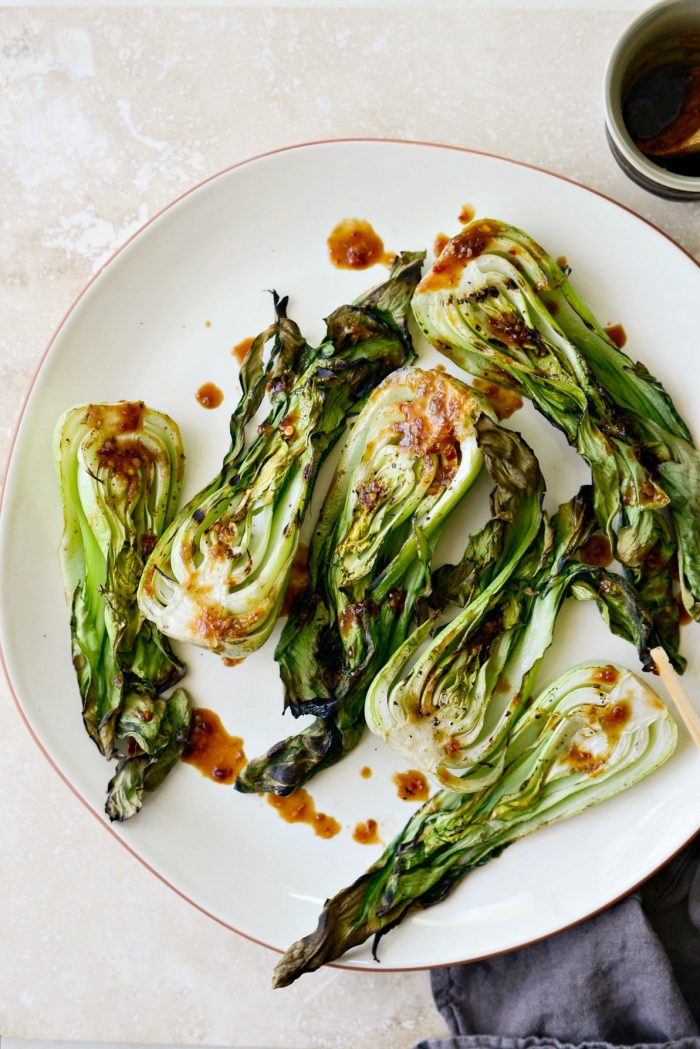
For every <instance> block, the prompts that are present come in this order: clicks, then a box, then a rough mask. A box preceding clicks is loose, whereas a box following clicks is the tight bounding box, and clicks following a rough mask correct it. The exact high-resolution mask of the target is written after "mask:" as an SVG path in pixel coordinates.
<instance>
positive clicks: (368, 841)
mask: <svg viewBox="0 0 700 1049" xmlns="http://www.w3.org/2000/svg"><path fill="white" fill-rule="evenodd" d="M352 837H353V841H356V842H357V843H358V844H359V845H379V824H378V823H377V821H376V820H365V822H364V823H356V824H355V829H354V831H353V832H352Z"/></svg>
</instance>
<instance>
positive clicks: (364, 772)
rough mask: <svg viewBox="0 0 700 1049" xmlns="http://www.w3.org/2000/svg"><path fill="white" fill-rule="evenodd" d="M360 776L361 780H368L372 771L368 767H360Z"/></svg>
mask: <svg viewBox="0 0 700 1049" xmlns="http://www.w3.org/2000/svg"><path fill="white" fill-rule="evenodd" d="M360 775H361V776H362V778H363V779H369V777H370V776H371V775H372V770H371V768H370V767H369V765H363V766H362V768H361V769H360Z"/></svg>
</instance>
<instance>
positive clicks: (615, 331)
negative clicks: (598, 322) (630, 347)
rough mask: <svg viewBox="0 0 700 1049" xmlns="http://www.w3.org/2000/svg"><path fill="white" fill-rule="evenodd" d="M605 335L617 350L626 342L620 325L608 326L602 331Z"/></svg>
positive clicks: (624, 332) (625, 336)
mask: <svg viewBox="0 0 700 1049" xmlns="http://www.w3.org/2000/svg"><path fill="white" fill-rule="evenodd" d="M603 330H604V331H605V334H606V335H607V336H608V338H609V339H610V341H611V342H614V343H615V345H616V346H617V348H618V350H621V349H622V347H623V346H624V345H625V343H626V342H627V332H626V331H625V329H624V328H623V327H622V325H621V324H608V326H607V328H604V329H603Z"/></svg>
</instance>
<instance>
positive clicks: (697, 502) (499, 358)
mask: <svg viewBox="0 0 700 1049" xmlns="http://www.w3.org/2000/svg"><path fill="white" fill-rule="evenodd" d="M413 310H414V313H415V316H416V319H417V321H418V324H419V326H420V328H421V329H422V331H423V332H424V333H425V334H426V335H427V337H428V338H429V339H430V340H431V342H432V343H433V344H434V345H435V346H437V347H438V348H439V349H440V350H441V351H442V352H443V353H445V354H446V355H447V356H449V357H450V358H451V359H452V360H454V361H456V362H457V363H459V364H460V365H461V366H462V367H464V368H466V369H467V370H468V371H470V372H472V373H473V374H474V375H478V376H480V377H482V378H485V379H488V380H489V381H492V382H497V383H501V384H502V385H505V386H507V387H510V388H511V389H516V390H518V391H519V392H520V393H522V394H523V395H524V396H526V397H529V398H530V399H531V400H532V402H533V403H534V405H535V406H536V407H537V409H538V410H539V411H541V412H542V413H543V414H544V415H545V416H546V418H547V419H549V421H550V422H552V423H553V424H554V425H555V426H557V427H558V428H559V429H561V430H562V431H563V432H564V434H565V435H566V437H567V439H568V441H569V442H570V443H571V444H572V445H574V446H575V447H576V448H577V449H578V451H579V452H580V454H581V455H582V456H583V457H584V458H585V459H586V461H587V462H588V463H589V465H590V467H591V471H592V474H593V480H594V488H595V508H596V516H597V518H598V521H599V523H600V526H601V528H602V529H603V531H604V532H605V533H606V534H607V536H608V538H609V539H610V541H611V544H612V546H613V549H614V551H615V554H616V556H617V557H618V559H619V560H620V561H621V563H622V564H623V565H625V566H626V569H627V570H628V573H629V574H630V575H631V576H632V577H633V578H634V580H635V583H636V584H637V586H638V587H639V589H640V592H641V594H642V596H643V598H644V600H645V602H646V604H647V607H648V609H649V611H650V613H651V614H652V616H653V618H654V622H655V626H656V629H657V631H658V634H659V636H660V638H661V640H662V641H663V643H664V647H665V648H666V649H667V651H669V654H670V655H671V656H672V657H673V659H674V661H675V663H676V666H677V667H678V669H682V668H683V664H684V661H683V660H682V659H681V658H680V657H679V656H678V653H677V647H678V608H677V606H676V603H675V600H674V595H673V581H672V560H673V556H674V552H675V546H676V541H675V540H674V538H673V535H672V533H671V530H670V528H669V525H668V523H667V520H666V517H665V515H664V514H663V513H662V512H661V511H662V510H663V509H664V508H665V507H669V509H670V511H671V517H672V520H673V523H674V525H675V533H676V540H677V543H678V558H679V566H680V574H681V592H682V596H683V602H684V604H685V607H686V608H687V610H688V611H689V612H690V614H691V615H693V616H695V617H696V618H700V603H699V601H700V533H699V532H698V529H697V527H696V522H697V520H698V517H699V516H700V457H699V455H698V452H697V450H696V449H695V447H694V445H693V443H692V440H691V437H690V434H689V432H688V429H687V427H686V426H685V424H684V422H683V421H682V419H681V418H680V417H679V415H678V413H677V412H676V410H675V408H674V406H673V403H672V401H671V399H670V397H669V396H668V394H667V393H666V392H665V390H664V389H663V387H662V386H661V384H660V383H659V382H658V381H657V380H656V379H654V378H653V376H651V375H650V374H649V372H648V371H647V370H646V369H645V368H644V367H643V366H642V365H640V364H634V363H633V362H632V361H631V360H630V359H629V358H628V357H627V356H626V355H625V354H624V353H622V352H621V351H620V350H619V349H618V348H617V347H616V346H615V345H614V343H613V342H612V341H611V340H610V338H609V337H608V336H607V334H606V333H605V331H604V330H603V329H602V328H601V326H600V324H599V323H598V322H597V321H596V319H595V317H594V316H593V315H592V313H591V312H590V310H589V309H588V307H587V306H586V305H585V303H583V302H582V300H581V299H580V298H579V297H578V295H577V294H576V292H575V291H574V289H573V288H572V286H571V284H570V282H569V281H568V278H567V273H566V272H565V271H564V270H563V269H561V267H559V266H558V265H557V264H556V263H555V262H554V261H553V260H552V259H551V258H550V257H549V255H547V253H546V252H545V251H544V250H543V249H542V248H541V247H540V246H539V245H538V244H536V243H535V242H534V241H533V240H532V239H531V238H530V237H528V236H527V234H525V233H522V232H521V231H520V230H517V229H514V228H513V227H512V226H507V225H505V224H503V223H501V222H497V221H495V220H492V219H487V220H483V221H479V222H475V223H472V224H471V225H470V226H468V227H467V228H466V229H464V230H463V231H462V232H461V233H460V234H458V235H457V236H456V237H455V238H454V239H453V240H452V241H450V242H449V244H448V245H447V247H446V248H445V250H444V251H443V253H442V254H441V255H440V257H439V258H438V259H437V260H436V262H435V264H434V266H433V268H432V270H431V271H430V272H429V273H428V274H427V275H426V277H425V278H424V279H423V281H422V282H421V284H420V285H419V287H418V289H417V292H416V295H415V297H414V300H413Z"/></svg>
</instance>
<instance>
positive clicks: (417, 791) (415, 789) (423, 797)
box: [391, 769, 429, 801]
mask: <svg viewBox="0 0 700 1049" xmlns="http://www.w3.org/2000/svg"><path fill="white" fill-rule="evenodd" d="M391 778H392V779H393V781H394V783H395V784H396V793H397V794H398V796H399V797H400V798H401V800H402V801H427V800H428V793H429V788H428V781H427V779H426V778H425V776H424V775H423V773H422V772H419V771H418V769H409V770H408V772H395V773H394V775H393V776H392V777H391Z"/></svg>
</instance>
